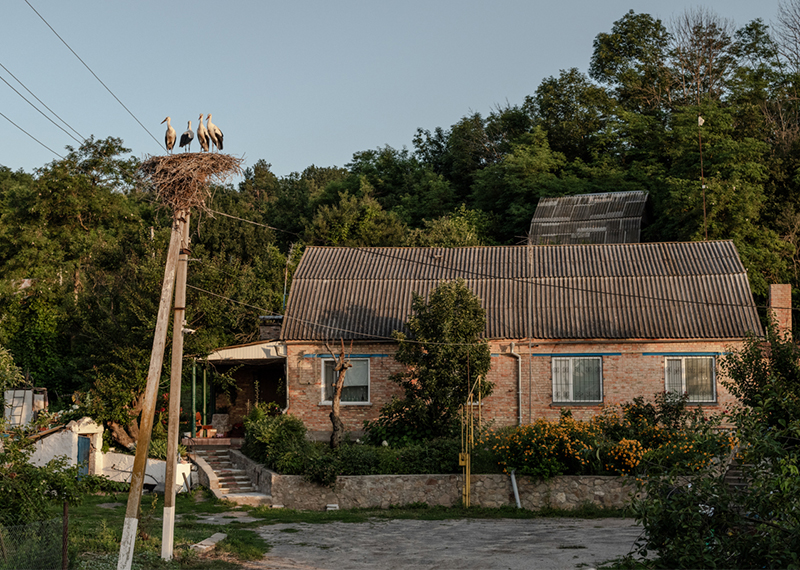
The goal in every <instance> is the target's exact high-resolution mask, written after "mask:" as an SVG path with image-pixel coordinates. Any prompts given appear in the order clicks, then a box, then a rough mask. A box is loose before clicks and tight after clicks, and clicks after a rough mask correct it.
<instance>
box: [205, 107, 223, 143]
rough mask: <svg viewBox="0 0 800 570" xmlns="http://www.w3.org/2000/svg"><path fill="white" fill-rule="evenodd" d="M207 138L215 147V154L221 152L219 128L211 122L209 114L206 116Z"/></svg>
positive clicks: (220, 132)
mask: <svg viewBox="0 0 800 570" xmlns="http://www.w3.org/2000/svg"><path fill="white" fill-rule="evenodd" d="M207 126H208V136H209V138H211V142H213V143H214V146H216V147H217V152H219V151H221V150H222V131H221V130H219V127H218V126H217V125H215V124H214V123H212V122H211V113H209V114H208V125H207Z"/></svg>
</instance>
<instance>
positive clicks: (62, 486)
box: [0, 421, 93, 526]
mask: <svg viewBox="0 0 800 570" xmlns="http://www.w3.org/2000/svg"><path fill="white" fill-rule="evenodd" d="M0 427H2V428H5V425H4V422H3V421H0ZM27 435H28V434H27V433H25V432H24V431H22V430H20V429H17V430H15V431H14V432H12V433H11V434H8V436H7V437H4V438H3V445H2V448H0V525H2V526H13V525H17V524H27V523H29V522H33V521H37V520H44V519H47V518H51V517H50V516H49V515H48V512H47V509H48V507H49V506H50V505H61V504H63V502H64V501H68V502H69V503H70V504H78V503H80V501H81V499H82V497H83V495H84V493H85V492H86V484H85V483H84V482H83V481H82V480H79V478H78V467H77V466H72V467H70V466H69V465H68V464H67V458H66V457H59V458H55V459H52V460H50V461H49V462H48V463H47V464H46V465H43V466H36V465H33V464H31V463H30V462H29V459H30V456H31V454H32V453H33V451H34V442H33V440H31V439H29V438H28V437H27ZM92 484H93V483H92Z"/></svg>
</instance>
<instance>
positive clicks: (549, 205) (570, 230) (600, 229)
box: [528, 191, 647, 245]
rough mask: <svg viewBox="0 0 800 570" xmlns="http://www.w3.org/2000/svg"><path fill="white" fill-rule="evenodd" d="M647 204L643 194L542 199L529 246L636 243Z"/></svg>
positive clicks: (628, 193) (645, 196)
mask: <svg viewBox="0 0 800 570" xmlns="http://www.w3.org/2000/svg"><path fill="white" fill-rule="evenodd" d="M646 202H647V192H642V191H632V192H607V193H601V194H580V195H577V196H560V197H558V198H541V199H540V200H539V203H538V204H537V205H536V211H535V212H534V214H533V218H532V219H531V227H530V231H529V232H528V243H529V244H531V245H547V244H554V245H555V244H570V243H638V242H639V238H640V233H641V226H642V215H643V214H644V207H645V203H646Z"/></svg>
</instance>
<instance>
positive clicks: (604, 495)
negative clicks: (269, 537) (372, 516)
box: [231, 452, 636, 510]
mask: <svg viewBox="0 0 800 570" xmlns="http://www.w3.org/2000/svg"><path fill="white" fill-rule="evenodd" d="M235 455H236V459H235V461H234V462H235V463H236V464H237V466H239V465H241V466H242V467H240V468H244V469H246V470H247V471H248V474H250V472H251V471H252V472H253V473H254V474H255V473H256V472H257V474H258V478H259V479H258V486H259V487H260V488H261V489H269V490H270V492H269V493H268V494H270V495H271V496H272V504H273V505H282V506H283V507H286V508H290V509H299V510H324V509H325V507H326V505H331V504H336V505H339V508H341V509H352V508H384V509H385V508H388V507H389V506H390V505H406V504H409V503H418V502H421V503H427V504H429V505H432V506H438V505H442V506H455V505H457V504H459V503H460V502H461V493H462V489H463V477H462V476H461V475H364V476H343V477H339V478H338V479H337V482H336V486H335V488H329V487H322V486H320V485H315V484H313V483H309V482H307V481H304V480H303V477H302V476H300V475H280V474H278V473H275V472H274V471H270V470H269V469H266V468H265V467H264V466H262V465H259V464H257V463H255V462H254V461H252V460H251V459H249V458H248V457H246V456H244V455H242V454H241V453H239V452H236V453H235ZM231 456H232V458H233V456H234V453H233V452H232V453H231ZM266 478H268V479H269V483H267V481H265V479H266ZM254 482H256V480H255V479H254ZM517 488H518V489H519V495H520V503H521V504H522V507H523V508H526V509H531V510H537V509H540V508H542V507H547V506H550V507H556V508H560V509H574V508H577V507H579V506H581V505H582V504H584V503H592V504H594V505H597V506H600V507H609V508H621V507H624V506H625V505H626V504H627V503H628V501H629V500H630V498H631V496H632V495H633V494H634V493H635V492H636V490H635V485H634V484H633V482H632V481H631V480H630V479H625V478H622V477H600V476H562V477H553V478H552V479H549V480H547V481H535V480H533V479H531V478H529V477H523V476H520V477H517ZM262 492H264V491H262ZM470 503H471V504H472V505H473V506H481V507H500V506H503V505H510V506H514V505H515V504H516V502H515V500H514V490H513V488H512V486H511V477H510V476H508V475H473V476H472V486H471V493H470Z"/></svg>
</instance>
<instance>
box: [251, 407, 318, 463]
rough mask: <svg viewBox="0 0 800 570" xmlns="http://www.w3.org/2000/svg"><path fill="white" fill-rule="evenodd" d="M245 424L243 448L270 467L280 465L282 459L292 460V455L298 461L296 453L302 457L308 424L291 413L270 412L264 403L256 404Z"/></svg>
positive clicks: (286, 461)
mask: <svg viewBox="0 0 800 570" xmlns="http://www.w3.org/2000/svg"><path fill="white" fill-rule="evenodd" d="M244 427H245V438H244V444H243V445H242V452H243V453H245V454H246V455H247V456H248V457H251V458H253V459H255V460H256V461H258V462H260V463H263V464H264V465H266V466H267V467H269V468H271V469H278V464H279V463H281V462H282V464H283V465H286V464H290V463H291V461H290V458H291V457H295V463H297V457H302V456H303V455H304V452H305V451H306V448H307V444H308V442H307V441H306V426H305V424H303V421H302V420H301V419H299V418H297V417H295V416H292V415H290V414H282V415H277V416H275V415H269V414H268V413H267V412H266V411H265V410H264V409H263V408H262V407H261V406H256V407H255V408H253V410H252V411H251V412H250V414H249V415H248V416H247V418H245V420H244ZM287 454H288V455H287ZM284 455H287V458H286V459H283V456H284Z"/></svg>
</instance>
